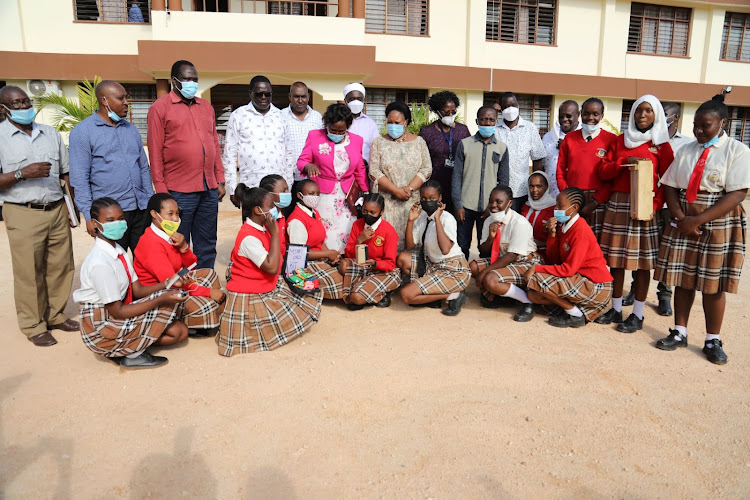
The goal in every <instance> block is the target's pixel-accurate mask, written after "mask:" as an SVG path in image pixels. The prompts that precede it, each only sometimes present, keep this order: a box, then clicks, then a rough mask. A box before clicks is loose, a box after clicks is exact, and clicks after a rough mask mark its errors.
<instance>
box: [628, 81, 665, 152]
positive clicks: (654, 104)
mask: <svg viewBox="0 0 750 500" xmlns="http://www.w3.org/2000/svg"><path fill="white" fill-rule="evenodd" d="M642 102H647V103H649V104H650V105H651V108H652V109H653V110H654V125H653V126H652V127H651V128H650V129H648V130H646V131H645V132H641V131H640V130H638V129H637V128H636V126H635V110H636V109H638V106H640V105H641V103H642ZM667 129H668V127H667V117H666V115H665V114H664V108H663V107H662V106H661V102H659V99H657V98H656V97H654V96H652V95H651V94H646V95H644V96H642V97H641V98H640V99H638V100H637V101H635V102H634V103H633V107H632V108H630V118H628V128H627V129H626V130H625V147H627V148H630V149H634V148H637V147H638V146H640V145H642V144H646V143H647V142H649V141H651V142H652V143H653V144H655V145H659V144H664V143H665V142H669V130H667Z"/></svg>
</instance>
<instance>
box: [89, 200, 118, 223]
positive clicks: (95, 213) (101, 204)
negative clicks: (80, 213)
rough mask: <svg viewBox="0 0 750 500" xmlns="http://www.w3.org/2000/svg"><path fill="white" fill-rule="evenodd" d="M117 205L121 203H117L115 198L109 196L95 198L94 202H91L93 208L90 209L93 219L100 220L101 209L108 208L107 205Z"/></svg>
mask: <svg viewBox="0 0 750 500" xmlns="http://www.w3.org/2000/svg"><path fill="white" fill-rule="evenodd" d="M115 205H117V206H118V207H119V206H120V204H119V203H117V201H116V200H114V199H113V198H110V197H109V196H105V197H103V198H98V199H96V200H94V202H93V203H92V204H91V210H89V215H90V216H91V218H92V219H97V220H99V211H100V210H101V209H103V208H107V207H113V206H115Z"/></svg>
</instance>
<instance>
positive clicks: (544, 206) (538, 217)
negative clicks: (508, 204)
mask: <svg viewBox="0 0 750 500" xmlns="http://www.w3.org/2000/svg"><path fill="white" fill-rule="evenodd" d="M571 133H574V132H571ZM563 189H564V188H563ZM554 211H555V198H554V197H553V196H552V195H551V194H549V178H548V177H547V174H546V173H545V172H544V171H543V170H540V171H538V172H533V173H532V174H531V175H529V199H528V201H527V202H526V203H525V204H524V205H523V208H522V209H521V215H523V216H524V217H526V220H527V221H529V222H530V223H531V226H532V227H533V228H534V241H535V242H536V249H537V250H536V251H537V253H538V254H539V255H540V256H541V258H542V259H544V254H545V251H546V249H547V221H548V220H549V219H550V217H552V213H553V212H554Z"/></svg>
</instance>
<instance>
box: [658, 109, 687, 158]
mask: <svg viewBox="0 0 750 500" xmlns="http://www.w3.org/2000/svg"><path fill="white" fill-rule="evenodd" d="M662 106H663V107H664V114H665V115H667V130H668V131H669V145H670V146H671V147H672V151H673V152H674V156H675V158H676V157H677V151H679V150H680V149H681V148H682V146H684V145H686V144H690V143H691V142H693V140H694V139H692V138H690V137H688V136H686V135H682V134H681V133H680V131H679V130H677V127H678V125H679V121H680V105H679V104H677V103H676V102H663V103H662Z"/></svg>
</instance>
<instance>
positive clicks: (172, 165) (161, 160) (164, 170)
mask: <svg viewBox="0 0 750 500" xmlns="http://www.w3.org/2000/svg"><path fill="white" fill-rule="evenodd" d="M171 76H172V79H171V83H172V91H171V92H170V93H169V94H167V95H165V96H162V97H160V98H159V99H157V100H156V101H155V102H154V104H153V105H152V106H151V108H150V109H149V110H148V157H149V160H150V161H151V179H152V180H153V182H154V189H155V190H156V192H157V193H169V194H171V195H172V197H173V198H174V199H175V200H176V201H177V204H178V205H179V206H180V208H181V209H182V211H183V212H182V223H181V224H180V228H179V230H178V231H179V232H180V233H182V235H183V236H185V240H186V241H187V242H188V244H189V243H190V241H191V239H192V242H193V253H195V256H196V257H197V258H198V267H199V268H208V269H213V267H214V262H215V261H216V226H217V223H218V215H219V202H220V201H221V199H222V198H223V197H224V195H225V194H226V190H225V188H224V164H223V163H222V162H221V151H220V149H219V135H218V134H217V133H216V116H215V114H214V108H213V106H211V103H209V102H208V101H205V100H203V99H201V98H200V97H197V93H198V71H197V70H196V69H195V66H193V64H192V63H191V62H189V61H177V62H176V63H174V64H173V65H172V72H171Z"/></svg>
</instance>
